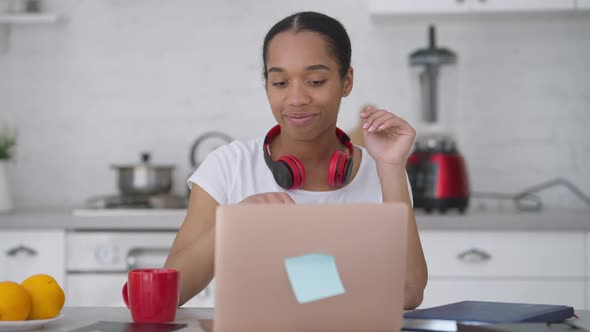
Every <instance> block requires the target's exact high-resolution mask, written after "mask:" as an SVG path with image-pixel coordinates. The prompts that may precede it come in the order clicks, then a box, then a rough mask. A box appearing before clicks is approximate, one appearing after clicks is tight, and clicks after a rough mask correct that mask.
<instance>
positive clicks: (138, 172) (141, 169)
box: [112, 153, 174, 195]
mask: <svg viewBox="0 0 590 332" xmlns="http://www.w3.org/2000/svg"><path fill="white" fill-rule="evenodd" d="M112 168H114V169H116V170H117V171H118V173H119V175H118V182H117V184H118V187H119V191H120V193H121V194H122V195H158V194H167V193H169V192H170V190H171V189H172V184H173V182H172V179H173V171H174V166H156V165H152V164H151V163H150V154H149V153H142V155H141V163H139V164H137V165H124V166H116V165H113V166H112Z"/></svg>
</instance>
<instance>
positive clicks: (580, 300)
mask: <svg viewBox="0 0 590 332" xmlns="http://www.w3.org/2000/svg"><path fill="white" fill-rule="evenodd" d="M584 289H585V283H584V281H583V280H581V279H580V280H533V279H518V280H499V279H498V280H474V279H473V280H472V279H465V280H459V279H457V280H444V279H430V280H428V285H427V286H426V290H425V292H424V301H423V302H422V305H420V308H428V307H433V306H437V305H442V304H447V303H453V302H459V301H465V300H474V301H498V302H517V303H538V304H559V305H568V306H572V307H574V308H575V309H577V310H580V309H585V300H586V299H585V294H584V293H585V292H584Z"/></svg>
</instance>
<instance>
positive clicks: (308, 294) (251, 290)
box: [213, 203, 409, 332]
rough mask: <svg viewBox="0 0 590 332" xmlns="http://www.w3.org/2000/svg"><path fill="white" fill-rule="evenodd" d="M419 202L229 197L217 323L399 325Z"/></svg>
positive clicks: (222, 227)
mask: <svg viewBox="0 0 590 332" xmlns="http://www.w3.org/2000/svg"><path fill="white" fill-rule="evenodd" d="M408 212H409V207H408V206H407V205H406V204H404V203H384V204H347V205H343V204H330V205H301V204H280V205H279V204H244V205H228V206H219V207H218V208H217V216H216V243H215V279H216V292H215V304H216V305H215V313H214V324H213V326H214V331H215V332H226V331H230V332H235V331H317V332H327V331H338V332H342V331H399V330H400V328H401V326H402V310H403V295H404V293H403V289H404V279H405V261H406V238H407V235H406V233H407V224H408Z"/></svg>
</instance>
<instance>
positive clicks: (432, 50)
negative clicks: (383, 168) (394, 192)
mask: <svg viewBox="0 0 590 332" xmlns="http://www.w3.org/2000/svg"><path fill="white" fill-rule="evenodd" d="M428 40H429V45H428V47H426V48H421V49H418V50H416V51H414V52H412V53H411V54H410V56H409V64H410V68H411V69H412V78H413V82H414V87H415V89H414V91H417V94H416V98H415V100H416V102H415V104H416V105H417V109H418V112H419V114H420V117H419V118H420V120H419V121H418V122H417V123H416V125H415V127H416V131H417V132H418V133H419V134H418V135H417V137H416V143H415V145H414V150H413V151H412V153H411V155H410V157H409V158H408V162H407V171H408V176H409V179H410V184H411V185H412V195H413V199H414V208H415V209H423V210H425V211H426V212H427V213H430V212H432V211H438V212H441V213H445V212H446V211H447V210H449V209H458V210H459V212H461V213H464V212H465V210H466V209H467V206H468V204H469V181H468V177H467V168H466V165H465V160H464V159H463V157H462V156H461V154H460V153H459V150H458V148H457V142H456V140H455V138H454V135H453V132H452V130H451V128H454V126H455V123H456V119H455V118H454V116H453V115H454V114H455V101H456V94H455V91H456V86H457V82H456V77H457V75H456V64H457V54H456V53H455V52H453V51H452V50H450V49H447V48H440V47H438V46H437V45H436V30H435V27H434V26H430V27H429V28H428Z"/></svg>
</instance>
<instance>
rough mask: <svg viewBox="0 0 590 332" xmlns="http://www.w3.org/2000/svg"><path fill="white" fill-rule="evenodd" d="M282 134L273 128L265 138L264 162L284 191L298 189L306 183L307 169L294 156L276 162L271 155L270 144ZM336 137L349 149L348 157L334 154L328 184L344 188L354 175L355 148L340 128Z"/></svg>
mask: <svg viewBox="0 0 590 332" xmlns="http://www.w3.org/2000/svg"><path fill="white" fill-rule="evenodd" d="M280 133H281V126H280V125H276V126H274V127H272V128H271V129H270V130H269V131H268V133H267V134H266V136H265V137H264V144H263V146H262V150H263V154H264V161H265V162H266V165H267V166H268V168H269V169H270V171H271V173H272V174H273V177H274V179H275V181H276V182H277V184H278V185H279V186H281V187H282V188H284V189H287V190H289V189H298V188H301V187H302V186H303V183H304V182H305V168H304V167H303V164H302V163H301V162H300V161H299V159H297V158H296V157H295V156H293V155H285V156H281V157H279V158H278V159H277V160H276V161H275V160H273V159H272V157H271V155H270V142H271V141H272V140H273V139H275V138H276V137H277V136H279V134H280ZM336 137H338V140H340V142H341V143H342V144H343V145H344V146H346V148H347V149H348V154H349V155H348V156H346V154H345V153H344V152H342V151H340V150H337V151H336V152H334V153H333V154H332V158H331V159H330V165H329V169H328V183H329V184H330V185H331V186H333V187H336V186H343V185H345V184H346V183H347V182H348V180H349V179H350V176H351V173H352V166H353V165H354V162H353V155H354V146H353V145H352V143H351V141H350V137H348V135H346V133H345V132H344V131H342V130H341V129H340V128H336Z"/></svg>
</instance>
